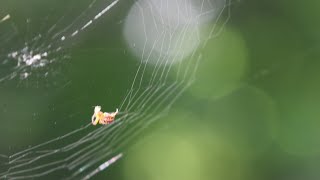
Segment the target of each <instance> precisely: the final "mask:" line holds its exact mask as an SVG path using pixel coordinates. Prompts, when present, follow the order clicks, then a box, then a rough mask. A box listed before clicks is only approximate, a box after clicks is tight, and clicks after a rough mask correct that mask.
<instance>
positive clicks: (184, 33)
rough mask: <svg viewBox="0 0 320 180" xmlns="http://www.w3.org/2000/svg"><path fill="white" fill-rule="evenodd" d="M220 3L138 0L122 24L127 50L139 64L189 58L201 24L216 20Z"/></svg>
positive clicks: (221, 5) (192, 0) (184, 0)
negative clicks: (139, 61)
mask: <svg viewBox="0 0 320 180" xmlns="http://www.w3.org/2000/svg"><path fill="white" fill-rule="evenodd" d="M224 2H225V1H224V0H204V1H198V0H174V1H171V0H139V1H137V2H136V3H135V4H134V5H133V6H132V7H131V9H130V11H129V14H128V16H127V18H126V19H125V24H124V38H125V40H126V42H127V44H128V46H129V49H130V51H131V52H132V53H133V54H134V55H136V56H137V57H138V58H139V59H142V61H144V62H147V63H152V64H161V65H167V64H171V63H176V62H179V61H181V60H183V59H185V58H186V57H188V56H190V55H191V54H192V52H194V51H195V50H196V49H197V47H198V45H199V44H200V32H201V30H200V29H201V27H202V25H203V24H205V23H207V22H209V21H212V20H214V19H215V18H216V16H217V15H218V13H219V12H220V10H221V9H222V7H223V6H224V5H225V3H224Z"/></svg>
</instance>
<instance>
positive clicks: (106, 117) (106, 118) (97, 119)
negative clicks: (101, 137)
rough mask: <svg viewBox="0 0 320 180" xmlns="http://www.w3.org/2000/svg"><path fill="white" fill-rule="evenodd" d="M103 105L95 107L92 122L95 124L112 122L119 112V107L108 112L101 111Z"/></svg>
mask: <svg viewBox="0 0 320 180" xmlns="http://www.w3.org/2000/svg"><path fill="white" fill-rule="evenodd" d="M100 110H101V106H96V107H94V113H93V115H92V118H91V122H92V124H93V125H97V124H98V123H99V124H103V125H105V124H111V123H112V122H113V121H114V118H115V116H116V115H117V114H118V112H119V111H118V109H116V112H112V113H107V112H104V113H103V112H101V111H100Z"/></svg>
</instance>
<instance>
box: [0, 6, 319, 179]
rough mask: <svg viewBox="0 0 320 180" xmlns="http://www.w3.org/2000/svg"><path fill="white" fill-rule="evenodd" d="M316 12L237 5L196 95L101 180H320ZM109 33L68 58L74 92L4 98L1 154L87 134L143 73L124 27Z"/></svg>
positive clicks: (212, 45) (12, 93)
mask: <svg viewBox="0 0 320 180" xmlns="http://www.w3.org/2000/svg"><path fill="white" fill-rule="evenodd" d="M60 3H62V2H60ZM11 6H12V7H15V5H14V4H11ZM319 8H320V2H318V1H313V0H306V1H298V0H293V1H284V0H279V1H275V0H273V1H267V0H260V1H254V0H241V1H234V2H233V4H232V6H231V18H230V19H229V21H228V23H227V25H226V26H224V27H223V28H222V31H221V32H220V33H219V34H217V37H215V38H213V39H211V40H210V41H209V42H208V44H207V46H206V47H205V48H204V49H202V50H201V53H202V54H203V56H202V57H203V58H202V59H201V61H200V65H199V68H198V70H197V73H196V81H195V83H194V84H193V85H192V86H191V87H190V88H189V89H188V90H187V91H186V93H185V94H183V96H182V97H181V98H180V99H179V100H178V102H177V103H175V105H174V107H173V108H172V109H171V110H170V112H169V114H168V116H166V117H164V118H163V119H161V120H160V121H157V122H156V123H155V124H153V125H152V126H151V127H150V128H149V129H147V130H146V131H145V132H144V133H143V134H142V135H141V136H140V137H139V138H136V139H135V141H134V142H133V143H132V144H134V145H133V147H130V148H128V149H126V152H127V154H125V156H124V158H123V160H121V161H120V162H119V163H116V164H115V165H114V166H112V167H111V168H110V170H106V171H104V172H103V173H100V174H99V175H98V176H97V177H96V178H97V179H106V178H110V179H128V180H129V179H130V180H131V179H132V180H138V179H148V180H155V179H166V180H173V179H186V180H196V179H203V180H206V179H214V180H229V179H230V180H235V179H236V180H257V179H259V180H269V179H312V180H313V179H320V173H319V172H320V171H319V167H320V163H319V162H320V161H319V158H320V141H319V140H318V137H319V136H320V111H319V107H320V93H319V92H320V83H319V82H320V81H319V77H320V71H319V68H320V63H319V61H318V60H319V58H320V53H319V52H320V51H319V47H320V46H319V40H320V38H319V37H320V36H319V32H320V15H319V13H318V11H319ZM37 9H38V8H37ZM39 9H41V8H39ZM20 10H21V7H20ZM35 12H37V11H35ZM20 13H21V14H22V15H20V18H22V17H23V15H24V14H23V12H20ZM29 13H32V12H29ZM39 13H40V14H41V13H43V12H39ZM223 20H224V19H222V21H223ZM107 25H108V23H106V24H100V25H97V26H99V27H100V30H98V31H99V32H98V33H95V34H92V35H88V36H85V37H83V40H82V42H81V43H80V45H78V46H77V47H76V48H74V49H73V50H72V58H71V60H70V61H69V62H68V63H66V64H67V65H66V70H65V71H66V73H65V74H64V76H65V77H64V78H65V79H67V81H63V80H61V81H62V82H60V79H51V80H50V82H47V81H46V82H41V81H40V82H37V83H40V84H41V83H49V84H50V83H52V82H51V81H57V83H58V84H60V85H61V84H63V86H61V87H62V88H59V89H53V88H52V87H51V86H49V87H41V88H34V86H30V87H29V86H27V85H26V84H27V83H26V82H24V83H23V84H22V85H21V86H16V85H15V84H14V83H13V84H12V83H8V84H6V85H4V86H2V87H0V99H1V100H0V107H1V108H0V119H1V125H0V134H1V135H0V139H1V145H0V147H1V151H2V152H3V153H4V154H6V153H9V154H10V153H13V152H16V151H18V150H21V149H24V148H25V147H28V146H29V145H31V144H36V143H39V142H43V141H47V140H49V139H51V138H53V137H56V136H59V135H61V134H64V133H66V132H69V131H71V130H73V129H75V127H76V128H78V127H79V126H80V125H82V124H86V123H87V122H89V121H88V120H90V117H91V110H92V109H90V108H91V106H94V105H97V104H99V105H102V106H104V107H105V108H106V109H114V107H115V106H117V105H118V104H119V103H118V102H121V100H122V99H123V98H124V97H122V96H121V95H123V94H125V93H126V89H127V88H128V87H129V86H130V85H131V84H130V83H131V80H132V78H131V77H132V76H133V74H132V72H134V70H135V69H136V68H137V65H136V63H137V62H135V61H131V60H132V59H133V57H131V56H130V55H128V54H127V53H124V52H123V49H125V47H124V44H123V43H122V42H121V40H119V39H121V38H119V37H121V30H120V28H121V26H120V25H118V26H117V25H115V27H113V28H111V29H109V30H105V29H108V28H109V27H108V28H105V26H107ZM101 27H104V28H101ZM97 29H99V28H97ZM105 31H106V32H105ZM204 31H205V30H204ZM116 37H118V38H116ZM111 40H112V41H111ZM114 40H117V42H116V43H115V41H114ZM102 46H103V47H107V48H102V49H99V47H102ZM114 47H115V48H114ZM128 62H129V63H128ZM116 74H117V75H116ZM118 74H120V75H118ZM30 81H33V80H30ZM30 83H32V84H34V82H30ZM71 119H72V121H70V120H71ZM48 129H51V130H50V132H47V130H48Z"/></svg>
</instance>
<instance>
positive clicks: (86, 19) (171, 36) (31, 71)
mask: <svg viewBox="0 0 320 180" xmlns="http://www.w3.org/2000/svg"><path fill="white" fill-rule="evenodd" d="M79 2H80V1H79ZM158 2H160V4H159V3H158ZM72 3H73V5H77V4H76V3H75V2H72ZM81 3H83V4H84V6H85V8H84V10H81V13H78V12H77V11H75V12H74V13H75V14H76V15H72V13H73V12H72V11H71V14H70V11H67V12H66V13H65V14H64V15H62V16H61V15H60V18H58V20H57V21H56V23H54V24H53V25H52V26H46V23H44V25H43V27H41V28H40V30H39V32H37V33H33V34H32V35H31V38H26V39H27V40H26V41H25V39H24V40H20V41H21V42H22V44H23V45H20V46H17V45H16V44H19V43H16V42H17V40H18V39H20V38H21V37H20V35H19V31H18V29H19V27H17V26H16V25H15V24H14V23H13V22H12V21H11V19H12V15H11V14H10V13H9V12H8V14H4V15H3V16H2V17H3V18H2V17H0V18H2V20H1V21H0V27H1V28H0V30H1V32H4V33H1V34H6V35H1V36H0V39H1V41H0V43H1V44H0V45H1V46H2V47H6V48H2V49H1V54H0V58H1V59H0V60H1V61H2V62H0V63H2V64H1V67H2V68H1V69H2V70H3V71H1V74H0V83H3V84H4V83H7V82H10V81H11V80H18V81H20V82H25V81H28V80H29V79H32V78H35V79H37V78H43V77H46V76H48V74H55V72H57V71H55V70H54V68H55V67H57V65H58V66H63V65H64V64H63V62H64V61H66V60H67V59H69V58H70V53H69V52H70V50H72V48H73V47H74V46H76V45H77V43H75V42H76V38H79V37H78V36H80V35H83V34H86V33H89V31H88V29H90V28H93V27H92V26H98V25H97V23H98V22H99V20H100V19H102V18H103V17H106V16H108V14H109V12H110V11H112V10H113V9H115V8H117V7H118V6H121V5H123V4H125V5H128V4H129V6H128V7H129V9H130V11H129V15H128V16H127V17H126V18H123V21H124V24H125V25H124V28H126V26H128V27H127V28H132V27H131V26H130V18H129V17H130V12H131V13H133V14H134V15H135V16H134V18H138V19H140V21H139V22H138V23H137V27H138V28H137V30H139V28H141V30H142V31H139V32H140V34H139V33H138V35H136V37H133V36H132V35H131V34H130V33H131V32H132V31H134V30H132V29H130V30H129V31H127V33H129V34H126V30H124V33H125V36H126V37H127V40H126V42H127V44H128V49H129V51H131V52H132V54H134V55H135V56H136V59H138V60H139V61H137V62H138V65H137V68H136V69H135V72H133V77H132V79H131V81H130V82H131V83H130V84H129V85H128V84H127V91H126V92H125V93H124V95H123V99H122V100H121V101H120V102H119V104H118V106H117V107H118V108H119V110H120V113H119V116H117V117H116V120H115V122H114V123H112V124H111V125H107V126H96V127H94V128H92V125H91V123H90V122H88V124H84V125H82V126H80V127H79V128H77V129H74V130H72V131H70V132H68V133H66V134H64V135H61V136H59V137H57V138H53V139H50V140H47V141H45V142H43V143H40V144H38V145H34V146H31V147H27V148H24V149H22V150H20V151H18V152H16V153H13V154H11V155H4V154H1V155H0V162H1V164H0V167H1V168H0V179H3V178H4V179H28V178H30V179H31V178H44V177H46V178H47V177H54V178H64V179H89V178H91V177H92V176H94V175H95V174H97V173H99V172H100V171H102V170H104V169H106V168H107V167H108V166H110V165H111V164H112V163H114V162H116V161H117V160H118V159H120V158H121V157H122V156H123V155H125V152H126V148H125V147H126V146H128V145H129V144H130V143H133V142H134V139H135V137H137V135H139V134H140V133H141V132H142V131H143V130H144V129H146V128H147V127H148V126H149V125H150V124H152V123H154V122H155V121H157V120H158V119H159V118H160V117H162V116H164V115H166V114H167V112H168V111H169V110H170V108H171V106H172V104H173V103H174V102H175V100H176V99H177V98H178V97H179V96H180V95H181V94H182V93H183V92H184V91H185V89H187V88H188V87H189V86H190V85H191V84H192V82H193V81H194V80H195V77H194V73H195V72H196V70H197V64H198V63H199V61H200V60H201V59H202V56H201V49H202V48H203V47H204V46H205V45H206V43H207V41H208V40H209V39H211V38H214V36H216V35H218V34H219V31H220V30H221V27H223V25H222V26H218V25H217V23H218V22H219V20H221V21H220V22H222V24H224V23H225V22H226V21H227V19H228V17H229V11H230V10H229V8H230V1H227V0H217V1H214V0H202V1H199V2H196V1H191V0H176V1H174V2H173V1H169V0H161V1H153V0H150V1H147V0H139V1H130V3H129V2H126V3H123V2H121V0H114V1H99V0H93V1H90V2H89V3H88V2H84V1H81ZM79 6H81V5H79ZM224 10H225V11H224ZM226 11H227V17H225V18H222V17H223V13H222V12H226ZM170 12H171V13H172V12H177V14H175V13H173V14H170ZM77 13H78V14H77ZM210 16H212V17H210ZM173 17H174V18H173ZM46 18H48V19H49V18H52V17H51V16H47V17H46ZM150 19H151V20H150ZM31 20H32V19H27V20H26V23H27V25H28V26H27V29H29V28H30V27H32V23H31ZM68 21H69V22H68ZM70 21H71V23H70ZM123 21H121V22H120V23H123ZM134 22H137V21H134ZM128 24H129V25H128ZM29 26H30V27H29ZM141 26H142V27H141ZM202 26H209V28H207V29H206V32H204V31H202V29H201V27H202ZM150 27H151V30H150ZM208 29H209V30H208ZM30 31H31V30H30ZM154 34H156V35H155V36H153V35H154ZM191 34H192V36H191ZM27 35H29V36H30V34H27ZM131 37H133V38H131ZM139 37H140V38H141V39H142V41H140V42H138V40H137V39H135V38H139ZM48 39H49V40H48ZM79 39H81V38H79ZM14 42H15V43H14ZM191 42H192V43H193V44H194V45H193V46H192V47H186V46H185V44H186V43H188V44H190V43H191ZM20 44H21V43H20ZM60 73H61V72H60ZM67 84H68V82H67ZM64 86H65V84H64V85H63V87H64ZM72 119H73V118H72V117H70V119H69V120H72ZM88 119H90V117H88Z"/></svg>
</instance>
